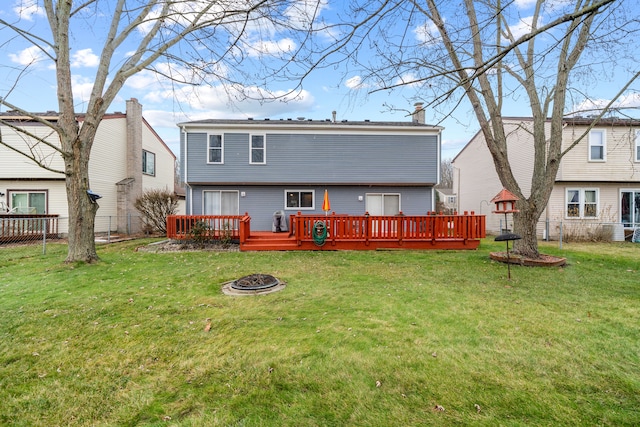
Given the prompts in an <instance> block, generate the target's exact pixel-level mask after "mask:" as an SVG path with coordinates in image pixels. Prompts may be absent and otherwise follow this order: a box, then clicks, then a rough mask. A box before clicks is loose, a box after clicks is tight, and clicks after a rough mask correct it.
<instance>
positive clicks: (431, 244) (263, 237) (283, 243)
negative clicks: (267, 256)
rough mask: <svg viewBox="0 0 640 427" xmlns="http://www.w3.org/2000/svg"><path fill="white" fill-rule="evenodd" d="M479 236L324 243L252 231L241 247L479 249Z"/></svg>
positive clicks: (269, 248) (329, 240)
mask: <svg viewBox="0 0 640 427" xmlns="http://www.w3.org/2000/svg"><path fill="white" fill-rule="evenodd" d="M479 245H480V240H479V239H474V240H463V239H453V238H452V239H437V240H436V239H434V240H431V239H429V240H406V241H401V242H397V241H388V240H375V239H371V240H368V241H365V240H348V241H344V240H342V241H341V240H338V239H332V238H331V237H329V238H327V239H326V241H325V242H324V244H323V245H322V246H318V245H316V244H315V243H314V242H312V241H302V242H299V243H298V242H296V239H295V237H294V236H292V235H289V233H286V232H285V233H274V232H271V231H251V235H250V236H249V237H248V238H247V239H246V241H245V242H244V243H241V244H240V250H241V251H345V250H358V251H362V250H412V249H413V250H433V249H438V250H451V249H453V250H469V249H477V248H478V246H479Z"/></svg>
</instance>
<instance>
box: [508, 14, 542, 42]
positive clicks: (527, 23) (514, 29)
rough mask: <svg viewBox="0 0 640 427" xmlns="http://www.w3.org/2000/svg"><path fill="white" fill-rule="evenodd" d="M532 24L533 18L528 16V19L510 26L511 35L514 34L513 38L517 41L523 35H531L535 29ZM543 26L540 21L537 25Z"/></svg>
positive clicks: (522, 19)
mask: <svg viewBox="0 0 640 427" xmlns="http://www.w3.org/2000/svg"><path fill="white" fill-rule="evenodd" d="M532 23H533V16H527V17H524V18H521V19H520V20H519V21H518V22H516V23H515V24H512V25H509V30H511V33H512V34H513V38H514V39H516V40H517V39H519V38H520V37H522V36H523V35H525V34H529V33H530V32H531V30H532V29H533V27H532V26H531V25H532ZM541 25H543V24H542V22H541V21H539V22H538V23H537V26H538V27H540V26H541Z"/></svg>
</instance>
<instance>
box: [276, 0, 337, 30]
mask: <svg viewBox="0 0 640 427" xmlns="http://www.w3.org/2000/svg"><path fill="white" fill-rule="evenodd" d="M328 6H329V2H328V1H326V0H301V1H295V2H292V4H291V6H289V7H288V8H287V10H285V12H284V16H286V17H287V21H288V23H289V25H292V26H293V27H294V28H297V29H309V28H310V27H311V26H312V24H313V22H315V21H316V20H317V19H318V17H319V16H320V14H321V13H322V11H323V10H324V9H326V8H327V7H328Z"/></svg>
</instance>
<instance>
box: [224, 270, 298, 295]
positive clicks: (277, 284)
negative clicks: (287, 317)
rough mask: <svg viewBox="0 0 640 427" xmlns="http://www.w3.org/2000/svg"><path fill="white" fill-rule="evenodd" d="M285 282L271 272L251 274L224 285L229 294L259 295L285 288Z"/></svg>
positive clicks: (225, 291)
mask: <svg viewBox="0 0 640 427" xmlns="http://www.w3.org/2000/svg"><path fill="white" fill-rule="evenodd" d="M285 286H286V285H285V283H284V282H281V281H280V280H279V279H277V278H276V277H273V276H272V275H270V274H259V273H258V274H250V275H248V276H244V277H241V278H239V279H237V280H233V281H231V282H227V283H225V284H224V285H223V286H222V292H224V293H225V294H227V295H257V294H266V293H270V292H275V291H279V290H281V289H283V288H284V287H285Z"/></svg>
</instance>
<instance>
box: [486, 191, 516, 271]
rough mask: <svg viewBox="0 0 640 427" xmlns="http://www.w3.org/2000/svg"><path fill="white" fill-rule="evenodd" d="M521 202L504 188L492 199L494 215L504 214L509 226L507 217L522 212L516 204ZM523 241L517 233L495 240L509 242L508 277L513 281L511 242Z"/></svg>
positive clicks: (506, 234) (505, 234)
mask: <svg viewBox="0 0 640 427" xmlns="http://www.w3.org/2000/svg"><path fill="white" fill-rule="evenodd" d="M518 200H520V199H519V198H518V197H517V196H516V195H514V194H513V193H512V192H510V191H509V190H507V189H506V188H503V189H502V190H501V191H500V192H499V193H498V194H497V195H496V196H495V197H494V198H493V199H491V202H492V203H495V204H496V209H495V210H494V211H493V213H497V214H504V223H505V225H506V224H507V215H508V214H510V213H511V214H512V213H515V212H520V211H519V210H518V209H516V202H517V201H518ZM519 239H522V237H521V236H519V235H517V234H515V233H509V232H506V233H502V234H500V235H499V236H498V237H496V238H495V241H496V242H507V277H508V278H509V280H511V260H510V259H509V242H510V241H512V240H519Z"/></svg>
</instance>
